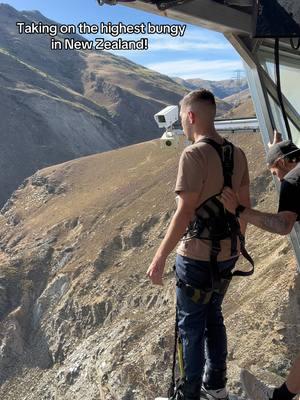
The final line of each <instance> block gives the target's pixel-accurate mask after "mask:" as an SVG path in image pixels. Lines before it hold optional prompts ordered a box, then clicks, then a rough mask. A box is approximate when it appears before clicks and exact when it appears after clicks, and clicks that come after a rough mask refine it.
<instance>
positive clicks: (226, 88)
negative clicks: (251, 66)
mask: <svg viewBox="0 0 300 400" xmlns="http://www.w3.org/2000/svg"><path fill="white" fill-rule="evenodd" d="M173 79H174V81H175V82H177V83H179V84H180V85H182V86H184V87H185V88H186V89H188V90H195V89H197V88H199V87H202V88H205V89H208V90H210V91H211V92H213V93H214V95H215V96H216V97H218V98H219V99H222V100H225V101H226V99H225V98H226V97H228V96H231V95H233V94H236V93H239V92H241V91H243V90H246V89H247V88H248V83H247V80H246V79H245V78H242V79H226V80H222V81H207V80H204V79H182V78H173Z"/></svg>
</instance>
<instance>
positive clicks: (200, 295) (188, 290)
mask: <svg viewBox="0 0 300 400" xmlns="http://www.w3.org/2000/svg"><path fill="white" fill-rule="evenodd" d="M174 271H175V275H176V286H177V287H178V288H179V289H182V290H184V291H185V294H186V295H187V296H188V297H190V298H191V299H192V300H193V302H194V303H196V304H208V303H209V301H210V299H211V297H212V295H213V293H219V294H222V295H225V294H226V292H227V289H228V287H229V284H230V282H231V279H232V276H233V274H232V273H230V274H228V275H227V276H223V277H221V278H220V284H219V287H218V288H214V289H211V288H210V289H200V288H197V287H194V286H192V285H189V284H188V283H186V282H184V281H183V280H182V279H180V278H179V276H178V274H177V272H176V268H175V265H174ZM176 314H177V312H176ZM177 318H178V317H177ZM176 322H177V323H178V320H176Z"/></svg>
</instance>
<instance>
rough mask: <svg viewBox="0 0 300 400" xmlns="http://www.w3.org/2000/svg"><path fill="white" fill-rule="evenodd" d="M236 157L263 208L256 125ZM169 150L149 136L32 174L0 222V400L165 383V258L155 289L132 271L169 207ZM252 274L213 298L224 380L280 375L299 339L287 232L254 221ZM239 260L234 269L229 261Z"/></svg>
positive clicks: (107, 392)
mask: <svg viewBox="0 0 300 400" xmlns="http://www.w3.org/2000/svg"><path fill="white" fill-rule="evenodd" d="M229 139H231V140H233V141H234V142H235V143H237V144H238V145H240V146H241V147H242V148H243V149H244V150H245V151H246V153H247V155H248V158H249V160H250V161H249V166H250V171H251V179H252V197H253V202H254V203H255V204H256V205H257V206H258V207H259V208H260V209H265V210H272V209H273V210H274V209H276V206H275V204H276V201H277V200H276V194H275V192H274V188H273V182H272V179H271V177H270V175H269V174H268V173H267V172H266V170H265V165H264V151H263V146H262V144H261V141H260V137H259V136H258V135H256V134H240V135H236V136H230V137H229ZM180 152H181V149H170V150H161V149H160V144H159V142H158V141H150V142H147V143H143V144H139V145H133V146H130V147H126V148H123V149H119V150H114V151H111V152H107V153H103V154H99V155H93V156H88V157H85V158H81V159H77V160H74V161H69V162H67V163H65V164H61V165H56V166H53V167H49V168H47V169H44V170H41V171H38V172H37V173H36V174H35V175H34V176H33V177H31V178H29V179H27V180H26V181H25V182H24V184H23V185H22V186H21V187H20V188H19V189H18V190H17V191H16V192H15V193H14V195H13V196H12V197H11V199H10V201H9V203H8V204H7V205H6V207H5V208H4V209H3V210H2V215H1V219H0V237H1V243H0V245H1V247H0V248H1V252H0V260H1V263H0V310H1V314H0V318H1V320H0V329H1V336H0V381H1V386H0V397H1V399H2V400H12V399H13V400H37V399H43V400H59V399H64V400H71V399H72V400H77V399H78V400H79V399H80V400H85V399H86V400H88V399H89V400H153V398H154V397H155V394H164V393H165V392H166V388H167V387H168V384H169V379H170V369H171V358H172V347H173V325H174V278H173V273H172V269H171V267H172V263H173V257H170V259H169V264H168V269H167V273H166V276H165V284H164V287H163V288H158V287H154V286H151V285H150V284H149V282H148V280H147V279H146V277H145V271H146V269H147V267H148V265H149V263H150V261H151V259H152V256H153V254H154V252H155V249H156V248H157V246H158V244H159V242H160V241H161V239H162V237H163V235H164V232H165V230H166V227H167V225H168V223H169V220H170V218H171V216H172V213H173V212H174V208H175V202H174V193H173V189H174V182H175V177H176V171H177V163H178V158H179V154H180ZM247 242H248V248H249V250H250V252H251V253H252V255H253V256H254V258H255V261H256V272H255V274H254V276H252V277H250V278H247V279H238V278H236V279H235V280H234V282H233V284H232V286H231V289H230V291H229V293H228V295H227V299H226V302H225V305H224V310H225V315H226V321H227V327H228V334H229V374H230V387H231V389H232V390H233V391H234V392H235V393H240V386H239V383H238V372H239V368H240V367H241V366H245V367H249V368H252V369H254V370H255V371H258V373H259V374H260V375H262V376H264V377H266V378H267V379H269V381H270V382H271V383H275V382H280V381H281V380H282V377H283V376H284V375H285V373H286V371H287V369H288V367H289V362H290V360H291V359H292V358H293V357H294V354H295V352H296V350H297V349H298V348H299V344H300V317H299V315H300V313H299V303H300V295H299V279H298V278H297V277H296V275H295V268H296V266H295V260H294V257H293V254H292V251H291V248H290V246H289V242H288V240H287V239H286V238H282V237H279V236H275V235H271V234H268V233H266V232H262V231H260V230H258V229H255V228H252V227H251V228H250V229H249V232H248V238H247ZM240 267H242V265H240Z"/></svg>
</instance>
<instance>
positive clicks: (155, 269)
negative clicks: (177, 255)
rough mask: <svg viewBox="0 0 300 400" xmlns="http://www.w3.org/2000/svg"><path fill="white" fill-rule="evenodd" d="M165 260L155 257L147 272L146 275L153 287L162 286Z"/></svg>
mask: <svg viewBox="0 0 300 400" xmlns="http://www.w3.org/2000/svg"><path fill="white" fill-rule="evenodd" d="M165 264H166V259H165V258H163V257H157V256H155V257H154V258H153V260H152V263H151V265H150V267H149V268H148V270H147V275H148V277H149V278H150V280H151V281H152V283H154V285H163V281H162V277H163V274H164V269H165Z"/></svg>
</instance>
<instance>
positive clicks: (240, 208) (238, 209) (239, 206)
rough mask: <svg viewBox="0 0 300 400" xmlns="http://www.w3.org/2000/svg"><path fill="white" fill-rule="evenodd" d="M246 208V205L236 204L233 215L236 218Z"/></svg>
mask: <svg viewBox="0 0 300 400" xmlns="http://www.w3.org/2000/svg"><path fill="white" fill-rule="evenodd" d="M245 209H246V207H244V206H242V205H241V204H240V205H238V206H237V208H236V209H235V216H236V217H237V218H239V217H240V214H241V213H242V212H243V211H244V210H245Z"/></svg>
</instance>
